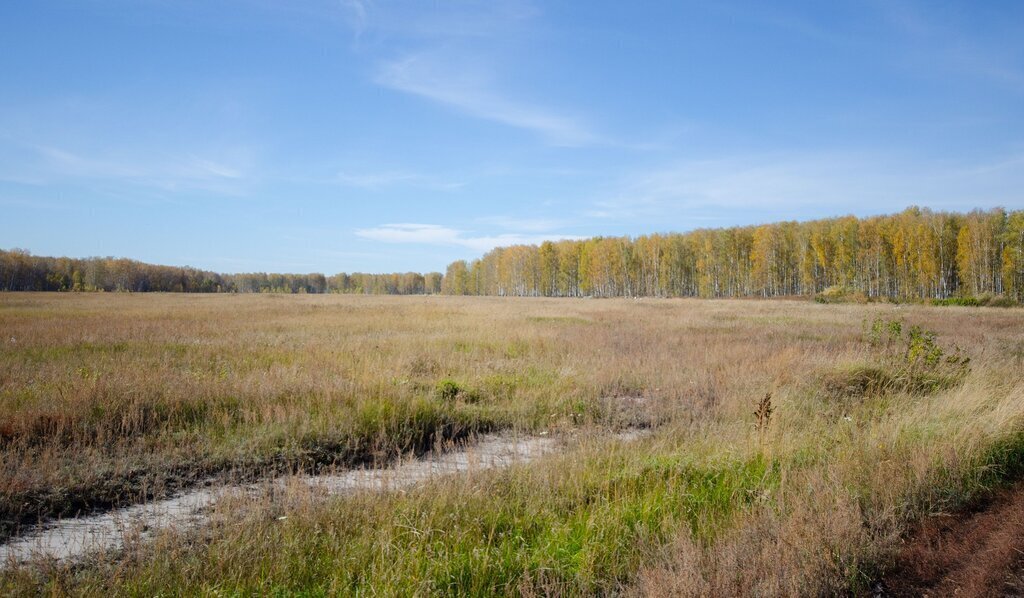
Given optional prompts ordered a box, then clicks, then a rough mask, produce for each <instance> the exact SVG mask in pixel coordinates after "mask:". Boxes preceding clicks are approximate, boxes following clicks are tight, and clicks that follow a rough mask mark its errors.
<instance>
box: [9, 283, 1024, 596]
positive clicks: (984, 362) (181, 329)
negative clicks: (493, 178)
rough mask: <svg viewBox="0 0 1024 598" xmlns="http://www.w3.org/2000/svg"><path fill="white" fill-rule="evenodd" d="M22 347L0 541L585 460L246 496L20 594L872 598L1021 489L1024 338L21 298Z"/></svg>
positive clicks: (626, 308) (890, 314) (712, 313)
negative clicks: (332, 475)
mask: <svg viewBox="0 0 1024 598" xmlns="http://www.w3.org/2000/svg"><path fill="white" fill-rule="evenodd" d="M0 331H2V337H0V522H2V528H0V535H2V536H4V537H9V536H10V535H12V534H17V533H19V532H18V530H19V528H20V527H24V526H25V525H27V524H30V523H33V522H36V521H39V520H45V519H48V518H53V517H58V516H64V517H67V516H70V515H73V514H75V513H77V512H79V511H83V510H102V509H106V508H110V507H111V506H115V505H125V504H131V503H134V502H138V501H140V500H143V499H146V498H151V497H156V496H162V495H165V494H168V493H170V492H173V491H175V490H176V489H178V488H182V487H187V486H190V485H192V484H194V483H196V482H197V481H198V480H202V479H206V478H209V477H214V478H222V479H224V480H243V481H245V480H254V479H260V478H268V477H271V476H274V475H279V474H283V473H294V472H296V471H317V472H319V471H330V470H333V469H337V468H344V467H347V466H352V465H356V464H365V463H370V462H373V461H384V460H387V459H390V458H393V457H395V456H397V455H400V454H406V453H410V452H415V453H422V452H424V451H426V450H428V449H430V448H431V447H433V446H435V445H436V444H438V443H439V442H440V441H443V440H458V439H461V438H464V437H467V436H470V435H474V434H477V433H483V432H489V431H496V430H512V431H515V432H517V433H520V434H523V435H541V434H544V435H546V436H554V437H558V438H560V439H562V440H561V441H560V442H561V445H562V446H563V450H561V451H560V452H558V453H553V454H549V455H546V456H544V458H542V459H538V460H536V461H534V462H532V463H530V464H525V463H524V464H521V465H519V466H513V467H510V468H507V469H502V470H489V471H478V472H475V473H472V474H471V475H463V476H450V477H445V478H439V479H436V480H432V481H429V482H427V483H425V484H422V485H418V486H415V487H411V488H403V489H401V490H400V491H399V490H396V491H391V492H385V493H357V494H355V495H352V496H347V497H337V498H330V499H323V498H321V497H316V496H314V494H315V493H313V492H311V491H310V490H309V489H308V488H306V487H300V485H298V484H293V485H290V486H288V487H287V488H285V489H284V490H280V489H279V490H277V491H275V492H268V493H264V494H260V495H258V496H249V497H239V498H237V499H235V500H228V501H224V503H223V504H218V505H217V506H216V507H215V510H216V513H214V515H213V516H212V517H211V520H212V521H214V523H213V524H211V525H210V526H209V527H207V528H204V529H202V530H201V531H196V530H179V531H177V532H175V531H174V530H171V531H168V532H166V533H164V534H162V535H160V537H158V538H157V539H156V540H155V541H153V542H151V543H137V544H133V543H129V544H128V548H126V549H125V550H124V551H122V552H120V553H118V554H108V555H100V556H97V557H96V558H94V559H92V560H90V561H88V562H86V563H82V564H75V565H70V564H59V563H57V564H55V563H50V564H46V563H42V564H38V565H36V566H31V567H18V568H14V569H9V570H7V571H4V572H3V573H0V576H2V577H0V592H2V593H24V594H33V593H38V592H40V591H49V592H53V593H56V594H63V593H73V594H91V595H99V594H106V595H118V594H145V595H155V594H173V593H190V594H191V593H196V592H214V591H216V592H220V593H244V594H248V593H260V594H267V593H273V592H275V591H276V592H285V593H287V592H300V591H303V592H309V593H313V594H324V593H326V594H335V593H365V594H385V595H412V594H420V595H426V594H487V593H498V594H524V593H525V594H531V593H533V594H554V593H562V594H594V593H598V594H615V593H626V594H653V595H734V594H757V595H776V594H802V595H817V594H822V593H832V592H840V591H849V592H853V593H865V592H869V591H870V590H871V588H872V586H873V584H874V582H875V581H876V580H877V579H880V578H881V577H883V574H884V573H885V572H886V571H887V570H888V569H889V568H891V567H892V566H893V565H894V564H899V562H900V558H901V557H900V554H901V552H900V551H901V546H902V538H903V537H904V536H905V534H906V533H908V532H910V531H911V530H914V529H917V528H916V525H917V523H918V522H920V521H921V520H923V519H926V518H927V517H928V516H929V515H931V514H934V513H943V512H950V511H953V510H955V509H958V508H961V507H963V506H965V505H970V504H973V503H975V502H977V501H980V500H984V498H985V497H986V496H987V495H989V494H990V493H991V492H992V491H995V490H996V489H999V488H1000V487H1002V486H1003V485H1004V484H1005V483H1006V482H1007V481H1009V480H1013V479H1015V478H1018V477H1019V476H1020V475H1021V474H1022V473H1024V311H1021V310H1017V309H986V308H961V307H950V308H936V307H923V306H895V305H820V304H813V303H809V302H797V301H774V302H772V301H738V300H733V301H711V300H656V299H645V300H626V299H614V300H582V299H536V298H535V299H510V298H486V297H480V298H468V297H391V298H388V297H361V296H332V295H319V296H312V295H310V296H304V295H294V296H284V295H241V296H240V295H218V296H203V295H129V294H16V295H15V294H0ZM931 332H934V337H933V336H932V335H931V334H930V333H931ZM755 411H756V413H755ZM636 427H645V428H651V430H652V432H651V433H650V434H649V435H647V436H645V437H643V438H641V439H639V440H635V441H632V442H623V441H621V440H617V439H616V438H615V434H614V433H615V432H620V431H622V430H626V429H630V428H636ZM1007 573H1008V574H1009V573H1010V572H1009V571H1008V572H1007Z"/></svg>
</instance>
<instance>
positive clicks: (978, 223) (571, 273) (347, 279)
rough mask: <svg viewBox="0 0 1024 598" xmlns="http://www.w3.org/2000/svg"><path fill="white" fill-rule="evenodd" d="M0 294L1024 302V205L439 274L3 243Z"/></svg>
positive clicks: (535, 258) (625, 245)
mask: <svg viewBox="0 0 1024 598" xmlns="http://www.w3.org/2000/svg"><path fill="white" fill-rule="evenodd" d="M0 290H8V291H132V292H147V291H164V292H186V293H218V292H219V293H224V292H238V293H350V294H367V295H415V294H436V293H445V294H448V295H500V296H519V297H533V296H544V297H584V296H592V297H755V296H760V297H778V296H800V295H802V296H815V295H818V294H820V293H822V292H823V291H826V290H829V291H833V292H834V291H837V290H838V291H839V292H843V293H859V294H863V295H864V296H865V297H869V298H892V299H946V298H951V297H979V296H986V295H1003V296H1006V297H1009V298H1012V299H1014V300H1016V301H1024V210H1017V211H1009V212H1008V211H1007V210H1005V209H1002V208H995V209H991V210H974V211H972V212H969V213H966V214H961V213H953V212H935V211H932V210H928V209H923V208H916V207H914V208H908V209H907V210H904V211H903V212H900V213H899V214H893V215H888V216H873V217H870V218H861V219H859V218H856V217H854V216H844V217H841V218H828V219H824V220H813V221H809V222H777V223H773V224H763V225H759V226H736V227H730V228H719V229H700V230H695V231H692V232H688V233H682V234H675V233H673V234H655V235H645V236H641V237H635V238H630V237H595V238H592V239H586V240H581V241H558V242H550V241H548V242H544V243H542V244H540V245H515V246H511V247H501V248H497V249H494V250H492V251H490V252H488V253H487V254H485V255H484V256H483V257H481V258H480V259H476V260H473V261H472V262H466V261H463V260H460V261H456V262H454V263H452V264H451V265H449V266H448V270H447V273H446V274H445V275H444V276H442V275H441V274H440V273H437V272H432V273H428V274H419V273H416V272H407V273H404V274H403V273H394V274H361V273H353V274H345V273H342V274H335V275H334V276H330V277H327V276H324V275H323V274H267V273H249V274H218V273H216V272H208V271H205V270H199V269H196V268H179V267H172V266H156V265H151V264H144V263H142V262H137V261H134V260H128V259H114V258H88V259H71V258H52V257H37V256H33V255H31V254H29V253H28V252H26V251H21V250H11V251H2V250H0Z"/></svg>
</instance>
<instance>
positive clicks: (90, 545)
mask: <svg viewBox="0 0 1024 598" xmlns="http://www.w3.org/2000/svg"><path fill="white" fill-rule="evenodd" d="M641 434H642V431H638V430H632V431H627V432H624V433H621V434H618V435H616V436H615V438H616V439H619V440H624V441H629V440H633V439H635V438H638V437H639V436H640V435H641ZM559 448H560V443H559V441H558V440H557V439H556V438H552V437H545V436H525V437H524V436H513V435H510V434H489V435H485V436H481V437H480V438H479V440H478V442H475V443H471V444H464V445H460V446H459V447H457V448H455V449H453V450H451V451H446V452H433V453H430V454H428V455H427V456H426V457H424V458H421V459H412V460H406V461H402V462H399V463H396V464H392V465H390V466H388V467H381V468H374V469H358V470H348V471H345V472H342V473H337V474H330V475H313V476H298V477H294V478H288V479H287V480H285V479H283V478H279V479H277V480H274V482H273V483H274V484H278V485H282V486H283V485H284V484H286V483H295V482H296V481H299V482H304V483H306V484H308V485H309V486H311V487H312V488H314V489H317V490H320V491H322V492H324V493H326V494H328V495H331V494H334V495H338V494H345V493H350V492H356V491H363V490H368V491H382V490H390V489H401V488H407V487H410V486H413V485H415V484H419V483H421V482H424V481H427V480H429V479H431V478H434V477H438V476H444V475H451V474H455V473H461V472H470V471H482V470H486V469H499V468H504V467H508V466H510V465H513V464H517V463H529V462H530V461H533V460H535V459H537V458H539V457H542V456H544V455H547V454H551V453H554V452H556V451H558V450H559ZM263 487H265V484H264V485H263ZM259 488H261V485H259V484H250V485H216V486H208V487H205V488H198V489H195V490H192V491H189V492H185V493H182V494H179V495H177V496H174V497H171V498H168V499H165V500H158V501H153V502H150V503H146V504H138V505H133V506H131V507H126V508H123V509H116V510H114V511H111V512H109V513H104V514H102V515H93V516H86V517H78V518H74V519H66V520H63V521H57V522H54V523H52V524H48V525H45V526H42V527H41V528H37V529H35V530H32V531H29V532H28V533H25V534H23V535H21V536H18V537H16V538H12V539H11V540H10V541H9V542H8V543H6V544H2V545H0V568H3V567H6V566H9V565H10V564H12V563H22V562H26V561H29V560H31V559H53V560H58V561H69V560H75V559H78V558H80V557H82V556H84V555H86V554H88V553H90V552H96V551H103V550H116V549H119V548H121V547H123V546H124V544H125V542H126V539H127V538H138V539H142V540H145V539H147V538H151V537H153V536H154V535H155V534H156V533H157V532H159V531H160V530H162V529H168V528H175V529H178V530H186V529H191V528H196V527H199V526H202V525H204V524H206V523H207V522H208V521H209V517H210V515H209V511H210V509H209V507H211V506H213V504H214V503H216V502H217V501H218V500H219V499H221V498H223V497H225V496H228V495H237V494H246V493H248V494H252V495H254V494H255V493H256V492H257V491H258V490H259Z"/></svg>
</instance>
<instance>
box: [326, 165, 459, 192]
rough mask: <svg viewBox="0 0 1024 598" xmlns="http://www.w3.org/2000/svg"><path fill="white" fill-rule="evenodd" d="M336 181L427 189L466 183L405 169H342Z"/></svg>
mask: <svg viewBox="0 0 1024 598" xmlns="http://www.w3.org/2000/svg"><path fill="white" fill-rule="evenodd" d="M335 181H336V182H338V183H340V184H342V185H345V186H348V187H357V188H360V189H367V190H378V189H384V188H387V187H394V186H396V185H408V186H414V187H421V188H427V189H435V190H442V191H448V190H453V189H459V188H462V187H464V186H465V185H466V183H465V182H461V181H449V180H441V179H439V178H437V177H433V176H428V175H425V174H420V173H416V172H405V171H390V170H381V171H359V172H357V171H341V172H338V174H337V175H336V176H335Z"/></svg>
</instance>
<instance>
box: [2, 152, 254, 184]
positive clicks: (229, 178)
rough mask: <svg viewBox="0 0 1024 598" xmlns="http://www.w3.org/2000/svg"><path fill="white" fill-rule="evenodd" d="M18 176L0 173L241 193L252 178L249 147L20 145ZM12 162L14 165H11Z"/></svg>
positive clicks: (31, 179)
mask: <svg viewBox="0 0 1024 598" xmlns="http://www.w3.org/2000/svg"><path fill="white" fill-rule="evenodd" d="M17 145H18V148H19V151H18V152H16V155H17V157H18V165H17V172H18V176H16V177H13V176H12V177H8V176H6V174H4V173H3V172H0V180H8V181H11V182H22V183H26V184H33V185H47V184H51V183H54V182H57V181H67V180H81V181H93V182H96V181H100V182H113V183H128V184H132V185H138V186H143V187H152V188H158V189H164V190H175V189H203V190H208V191H216V192H220V193H227V194H238V193H240V192H241V191H242V186H243V184H244V183H245V180H246V179H247V178H248V168H247V164H248V158H247V157H246V156H247V155H248V154H249V151H248V150H246V149H244V148H242V149H235V150H232V151H230V152H222V153H227V154H231V155H233V156H234V158H233V159H232V160H224V159H214V158H210V157H207V156H203V155H198V154H192V153H182V154H177V155H152V154H150V155H145V154H144V153H140V152H134V153H132V152H128V151H127V150H124V151H121V152H118V153H116V154H115V153H109V152H106V153H101V152H93V153H90V154H89V155H86V153H84V152H81V151H73V150H69V149H66V148H63V147H57V146H53V145H38V144H17ZM8 166H9V167H10V164H8Z"/></svg>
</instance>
